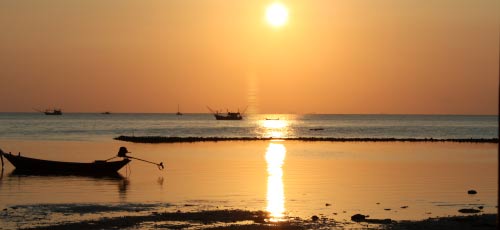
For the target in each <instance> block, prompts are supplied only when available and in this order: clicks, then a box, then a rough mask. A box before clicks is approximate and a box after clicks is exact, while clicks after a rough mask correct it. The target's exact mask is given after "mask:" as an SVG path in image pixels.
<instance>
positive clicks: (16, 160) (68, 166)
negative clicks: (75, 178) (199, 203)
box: [0, 147, 163, 175]
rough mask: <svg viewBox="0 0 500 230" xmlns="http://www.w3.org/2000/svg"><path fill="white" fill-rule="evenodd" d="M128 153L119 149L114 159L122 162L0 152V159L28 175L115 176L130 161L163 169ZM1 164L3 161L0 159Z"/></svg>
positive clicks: (121, 148) (123, 149)
mask: <svg viewBox="0 0 500 230" xmlns="http://www.w3.org/2000/svg"><path fill="white" fill-rule="evenodd" d="M127 153H129V152H128V150H127V149H126V148H125V147H120V150H119V151H118V155H117V156H116V157H121V158H122V160H119V161H109V160H111V159H113V158H116V157H112V158H110V159H108V160H96V161H94V162H89V163H80V162H62V161H50V160H42V159H36V158H29V157H24V156H21V154H18V155H14V154H11V153H4V152H3V151H1V150H0V157H2V156H3V157H5V158H6V159H7V160H8V161H9V162H10V163H11V164H12V165H13V166H14V167H15V168H16V169H15V170H16V172H25V173H30V174H60V175H108V174H115V173H116V172H117V171H118V170H120V169H121V168H122V167H123V166H125V165H127V164H128V163H129V162H130V161H131V160H130V159H137V160H141V161H145V162H148V163H152V164H155V165H157V166H158V168H160V169H163V163H160V164H157V163H154V162H149V161H146V160H142V159H139V158H135V157H131V156H127V155H126V154H127ZM2 163H3V159H2Z"/></svg>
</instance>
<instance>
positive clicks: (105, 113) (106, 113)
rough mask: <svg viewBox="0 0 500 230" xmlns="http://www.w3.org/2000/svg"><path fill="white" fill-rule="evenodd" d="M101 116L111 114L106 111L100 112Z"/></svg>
mask: <svg viewBox="0 0 500 230" xmlns="http://www.w3.org/2000/svg"><path fill="white" fill-rule="evenodd" d="M101 114H103V115H110V114H111V112H108V111H106V112H102V113H101Z"/></svg>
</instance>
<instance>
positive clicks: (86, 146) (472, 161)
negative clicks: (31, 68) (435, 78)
mask: <svg viewBox="0 0 500 230" xmlns="http://www.w3.org/2000/svg"><path fill="white" fill-rule="evenodd" d="M121 135H124V136H166V137H273V138H271V139H267V138H264V139H262V140H259V141H223V142H196V143H160V144H147V143H129V142H124V141H119V140H115V139H114V138H115V137H118V136H121ZM307 137H318V138H363V139H366V140H369V139H370V138H373V139H377V138H401V139H407V138H434V139H469V138H472V139H496V138H498V116H496V115H495V116H476V115H386V114H376V115H343V114H306V115H298V114H256V115H250V114H248V115H244V119H243V120H241V121H219V120H216V119H215V118H214V116H213V115H212V114H184V115H182V116H177V115H175V114H137V113H134V114H125V113H123V114H122V113H112V114H109V115H106V114H99V113H65V114H64V115H62V116H47V115H44V114H40V113H0V149H2V150H3V151H5V152H12V154H20V155H22V156H27V157H33V158H39V159H46V160H56V161H68V162H93V161H94V160H105V159H109V158H112V157H114V156H116V153H117V151H118V149H119V148H120V147H121V146H125V147H127V149H128V150H129V151H130V152H131V153H129V155H130V156H133V157H137V158H140V159H144V160H147V161H151V162H156V163H158V162H163V164H164V165H165V169H164V170H159V169H158V167H157V166H156V165H153V164H150V163H146V162H142V161H139V160H135V159H133V160H132V161H131V162H130V163H129V164H128V165H127V166H126V167H124V168H122V169H120V170H119V171H118V174H119V175H116V176H113V177H90V176H60V175H25V174H19V173H16V170H15V169H14V167H13V165H11V164H10V163H9V162H5V165H4V167H3V168H2V171H1V173H0V229H20V228H31V227H37V226H52V225H58V224H60V223H67V222H78V221H82V220H96V219H99V218H113V217H122V216H134V215H150V214H151V213H153V212H156V213H160V212H191V211H200V210H233V209H243V210H264V211H268V212H269V213H271V217H272V218H273V219H276V220H283V219H284V218H287V217H292V218H293V217H299V218H302V219H305V220H307V219H310V218H311V216H313V215H316V216H320V217H321V218H328V219H332V220H335V221H338V222H342V223H344V222H349V220H350V217H351V216H352V215H354V214H358V213H361V214H364V215H370V218H378V219H386V218H390V219H393V220H422V219H427V218H433V217H443V216H450V215H465V214H463V213H460V212H459V211H458V210H460V209H475V210H480V212H481V213H497V211H498V206H497V200H498V199H497V194H498V152H497V151H498V143H495V141H493V140H490V141H486V142H454V141H444V142H402V141H389V142H376V141H352V142H341V141H315V142H307V141H297V140H290V139H286V138H297V139H300V138H307ZM215 139H216V138H215ZM471 189H473V190H476V191H477V194H475V195H470V194H468V193H467V191H468V190H471ZM169 224H173V225H175V224H177V225H178V226H177V227H176V228H181V227H182V226H186V224H187V225H192V224H193V223H185V222H179V223H169ZM173 225H172V226H173ZM155 226H156V225H154V226H153V225H151V223H150V225H148V224H147V223H144V224H142V225H140V226H135V227H134V229H156V228H155ZM179 226H180V227H179ZM361 228H364V226H361V227H360V226H355V227H353V228H352V229H361ZM48 229H50V228H48ZM193 229H196V228H193ZM200 229H201V228H200ZM346 229H349V228H346Z"/></svg>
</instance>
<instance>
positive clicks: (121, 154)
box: [117, 147, 165, 170]
mask: <svg viewBox="0 0 500 230" xmlns="http://www.w3.org/2000/svg"><path fill="white" fill-rule="evenodd" d="M127 153H130V152H129V151H128V150H127V148H125V147H120V150H118V155H117V157H123V158H130V159H135V160H140V161H144V162H146V163H150V164H154V165H156V166H157V167H158V169H159V170H163V169H164V168H165V166H163V162H160V163H155V162H152V161H147V160H143V159H140V158H137V157H131V156H128V155H127Z"/></svg>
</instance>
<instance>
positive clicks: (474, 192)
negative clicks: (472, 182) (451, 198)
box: [467, 189, 477, 195]
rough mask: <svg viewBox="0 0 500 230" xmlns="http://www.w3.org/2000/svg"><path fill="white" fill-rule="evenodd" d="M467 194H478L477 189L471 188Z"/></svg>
mask: <svg viewBox="0 0 500 230" xmlns="http://www.w3.org/2000/svg"><path fill="white" fill-rule="evenodd" d="M467 194H470V195H474V194H477V191H476V190H474V189H471V190H469V191H467Z"/></svg>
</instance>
